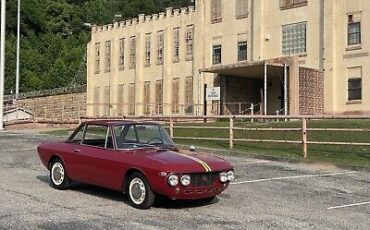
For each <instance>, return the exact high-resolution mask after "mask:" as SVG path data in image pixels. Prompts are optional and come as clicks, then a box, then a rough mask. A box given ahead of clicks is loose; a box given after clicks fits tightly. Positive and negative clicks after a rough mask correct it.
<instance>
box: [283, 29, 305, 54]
mask: <svg viewBox="0 0 370 230" xmlns="http://www.w3.org/2000/svg"><path fill="white" fill-rule="evenodd" d="M306 27H307V23H306V22H301V23H296V24H291V25H284V26H283V44H282V45H283V47H282V49H283V54H284V55H290V54H302V53H306Z"/></svg>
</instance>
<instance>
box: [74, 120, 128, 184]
mask: <svg viewBox="0 0 370 230" xmlns="http://www.w3.org/2000/svg"><path fill="white" fill-rule="evenodd" d="M75 162H76V167H78V171H79V178H80V181H82V182H86V183H89V184H94V185H98V186H103V187H107V188H112V189H117V188H120V187H121V186H118V185H119V184H120V183H121V178H122V175H123V170H124V166H123V164H122V161H121V157H120V154H119V153H118V152H117V151H116V150H115V148H114V144H113V138H112V131H111V128H110V127H108V126H104V125H87V127H86V131H85V135H84V138H83V141H82V143H81V145H80V146H79V148H78V149H76V150H75Z"/></svg>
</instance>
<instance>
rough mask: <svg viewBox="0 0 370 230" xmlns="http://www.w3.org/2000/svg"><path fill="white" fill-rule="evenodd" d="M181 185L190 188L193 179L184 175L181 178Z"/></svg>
mask: <svg viewBox="0 0 370 230" xmlns="http://www.w3.org/2000/svg"><path fill="white" fill-rule="evenodd" d="M180 183H181V184H182V185H183V186H189V185H190V183H191V177H190V175H188V174H184V175H182V176H181V178H180Z"/></svg>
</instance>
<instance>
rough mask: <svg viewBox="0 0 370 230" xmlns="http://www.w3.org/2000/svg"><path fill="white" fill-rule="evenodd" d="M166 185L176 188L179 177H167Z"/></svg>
mask: <svg viewBox="0 0 370 230" xmlns="http://www.w3.org/2000/svg"><path fill="white" fill-rule="evenodd" d="M168 184H169V185H171V186H172V187H174V186H176V185H178V184H179V177H178V176H176V175H171V176H169V177H168Z"/></svg>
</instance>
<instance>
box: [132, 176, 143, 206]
mask: <svg viewBox="0 0 370 230" xmlns="http://www.w3.org/2000/svg"><path fill="white" fill-rule="evenodd" d="M129 195H130V198H131V200H132V202H133V203H135V204H137V205H140V204H142V203H143V202H144V200H145V196H146V189H145V184H144V182H143V181H142V180H141V179H140V178H134V179H133V180H131V182H130V185H129Z"/></svg>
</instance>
